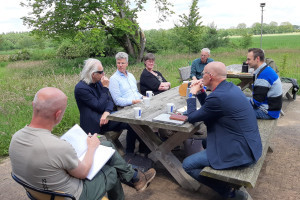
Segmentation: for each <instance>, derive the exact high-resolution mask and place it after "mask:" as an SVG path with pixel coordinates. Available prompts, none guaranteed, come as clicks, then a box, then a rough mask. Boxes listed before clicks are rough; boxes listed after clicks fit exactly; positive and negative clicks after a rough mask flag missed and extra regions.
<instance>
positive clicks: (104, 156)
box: [60, 124, 115, 180]
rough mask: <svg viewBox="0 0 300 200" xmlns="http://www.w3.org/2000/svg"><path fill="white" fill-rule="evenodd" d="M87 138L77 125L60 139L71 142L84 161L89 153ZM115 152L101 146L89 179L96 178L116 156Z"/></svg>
mask: <svg viewBox="0 0 300 200" xmlns="http://www.w3.org/2000/svg"><path fill="white" fill-rule="evenodd" d="M87 137H88V135H87V134H86V133H85V132H84V130H82V128H81V127H80V126H79V125H78V124H75V125H74V126H73V127H72V128H71V129H70V130H68V131H67V132H66V133H65V134H64V135H62V136H61V137H60V139H62V140H66V141H67V142H69V143H70V144H71V145H72V146H73V148H74V149H75V151H76V153H77V157H78V158H79V160H81V161H82V160H83V158H84V156H85V153H86V151H87V142H86V140H87ZM114 152H115V150H114V149H113V148H111V147H107V146H103V145H99V147H98V148H97V149H96V151H95V154H94V161H93V164H92V167H91V169H90V171H89V174H88V176H87V179H89V180H92V179H93V178H94V176H95V175H96V174H97V173H98V172H99V171H100V169H101V168H102V167H103V165H105V163H106V162H107V161H108V160H109V159H110V157H111V156H112V155H113V154H114Z"/></svg>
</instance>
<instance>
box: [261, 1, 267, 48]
mask: <svg viewBox="0 0 300 200" xmlns="http://www.w3.org/2000/svg"><path fill="white" fill-rule="evenodd" d="M265 6H266V3H260V7H261V26H260V48H262V30H263V28H262V27H263V12H264V7H265Z"/></svg>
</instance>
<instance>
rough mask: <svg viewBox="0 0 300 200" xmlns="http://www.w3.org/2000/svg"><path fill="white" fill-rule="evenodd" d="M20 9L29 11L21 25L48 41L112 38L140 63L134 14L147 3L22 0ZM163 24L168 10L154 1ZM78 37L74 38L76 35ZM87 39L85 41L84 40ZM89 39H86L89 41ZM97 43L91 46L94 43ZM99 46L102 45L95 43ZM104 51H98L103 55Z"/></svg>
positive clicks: (141, 42) (140, 36)
mask: <svg viewBox="0 0 300 200" xmlns="http://www.w3.org/2000/svg"><path fill="white" fill-rule="evenodd" d="M25 1H26V3H22V4H21V5H22V6H26V7H29V8H31V9H32V13H31V14H30V15H29V16H26V17H23V18H22V19H23V21H24V23H25V24H27V25H29V26H31V27H33V28H34V30H33V32H34V33H37V34H42V35H48V36H51V37H52V38H57V37H68V38H74V37H75V36H77V35H78V34H80V36H79V37H80V39H81V40H84V39H83V37H90V36H91V35H94V34H85V33H86V32H88V31H93V33H96V32H97V33H99V34H102V36H99V35H98V36H97V37H98V38H103V36H106V37H112V38H113V39H114V40H115V41H116V42H117V43H118V44H119V45H120V46H121V47H123V48H124V50H125V51H126V52H127V53H128V54H129V55H131V56H133V57H135V58H136V59H137V61H140V60H141V58H142V56H143V53H144V48H145V41H146V38H145V35H144V33H143V31H142V30H141V28H140V27H139V25H138V23H137V22H136V19H137V12H139V11H141V10H143V9H144V4H145V3H146V2H147V0H135V1H128V0H81V1H78V0H47V1H41V0H25ZM155 3H156V7H157V9H158V10H159V11H160V13H161V15H160V20H161V21H163V20H164V19H165V18H166V17H167V16H168V15H169V14H171V13H172V11H170V10H169V7H170V6H172V4H171V3H169V2H168V0H155ZM77 37H78V36H77ZM85 40H87V39H85ZM89 40H90V39H89ZM97 42H98V40H96V41H95V43H94V44H97ZM99 42H100V43H99V46H100V45H101V44H102V43H103V42H102V41H99ZM104 50H105V48H104V47H102V48H100V49H98V51H100V52H104Z"/></svg>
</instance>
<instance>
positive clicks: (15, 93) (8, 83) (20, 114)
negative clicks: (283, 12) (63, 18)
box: [0, 36, 300, 157]
mask: <svg viewBox="0 0 300 200" xmlns="http://www.w3.org/2000/svg"><path fill="white" fill-rule="evenodd" d="M280 37H281V36H280ZM284 38H286V36H284ZM277 40H278V41H281V38H279V36H278V37H275V36H273V43H276V41H277ZM286 40H288V41H292V40H294V43H297V44H299V41H300V37H296V38H294V37H293V36H292V37H290V38H288V39H286ZM267 41H269V40H267V39H265V38H264V43H263V44H264V45H266V47H265V53H266V57H270V58H272V59H274V60H275V62H276V64H277V65H278V66H279V71H280V75H281V76H282V77H290V78H296V79H297V80H298V82H299V80H300V70H299V68H300V45H298V48H295V47H294V46H292V44H291V46H292V47H291V48H287V47H284V46H285V43H284V44H282V43H280V44H281V45H282V47H280V48H275V49H271V46H272V45H273V44H272V42H271V40H270V42H268V43H267ZM269 47H270V48H269ZM199 55H200V54H180V53H172V54H170V52H169V53H168V52H165V53H164V54H160V55H159V54H157V55H156V66H155V70H159V71H160V72H161V73H162V74H163V75H164V77H165V78H166V79H167V80H168V81H170V82H171V84H172V87H175V86H178V85H179V84H180V83H181V80H180V77H179V72H178V68H180V67H183V66H187V65H188V63H189V62H191V61H193V60H194V59H196V58H198V57H199ZM246 55H247V50H233V49H230V48H229V49H227V50H226V48H222V49H217V50H212V53H211V57H212V58H213V59H214V60H216V61H221V62H224V63H225V64H226V65H231V64H236V63H242V62H243V61H245V60H246ZM99 59H100V60H101V61H102V63H103V66H104V70H105V73H106V75H107V76H108V77H109V76H111V75H112V74H113V73H114V72H115V70H116V67H115V64H114V63H115V61H114V58H99ZM84 60H85V59H84V58H78V59H74V60H64V59H52V60H47V61H19V62H13V63H9V62H0V157H1V156H7V155H8V147H9V143H10V140H11V137H12V135H13V134H14V133H15V132H16V131H17V130H19V129H21V128H22V127H24V126H25V125H26V124H29V123H30V120H31V115H32V107H31V101H32V100H33V97H34V95H35V93H36V92H37V91H38V90H39V89H41V88H43V87H46V86H52V87H57V88H60V89H61V90H62V91H64V92H65V93H66V95H67V96H68V107H67V110H66V113H65V116H64V118H63V120H62V122H61V123H60V124H59V125H58V126H57V127H56V128H55V129H54V131H53V133H55V134H57V135H61V134H62V133H64V132H65V131H66V130H68V129H69V128H70V127H72V126H73V125H74V124H75V123H79V111H78V109H77V106H76V102H75V98H74V87H75V85H76V84H77V82H78V81H79V73H80V71H81V67H82V65H83V61H84ZM143 69H144V65H143V63H140V64H132V63H131V64H130V65H129V67H128V70H129V71H130V72H132V73H133V74H134V75H135V77H136V79H137V80H139V77H140V74H141V72H142V70H143ZM235 83H236V80H235Z"/></svg>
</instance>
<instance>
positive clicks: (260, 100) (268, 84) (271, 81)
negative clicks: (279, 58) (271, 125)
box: [247, 48, 282, 119]
mask: <svg viewBox="0 0 300 200" xmlns="http://www.w3.org/2000/svg"><path fill="white" fill-rule="evenodd" d="M247 64H248V65H249V66H250V67H251V68H253V69H254V73H253V74H254V76H255V80H254V83H253V93H252V94H253V95H252V98H251V99H250V103H251V105H252V106H253V109H254V111H255V114H256V118H258V119H277V118H279V116H280V110H281V107H282V85H281V81H280V78H279V76H278V75H277V74H276V72H275V71H274V70H273V69H272V68H271V67H270V66H268V65H267V64H266V63H265V55H264V51H263V50H262V49H259V48H251V49H249V50H248V55H247Z"/></svg>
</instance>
